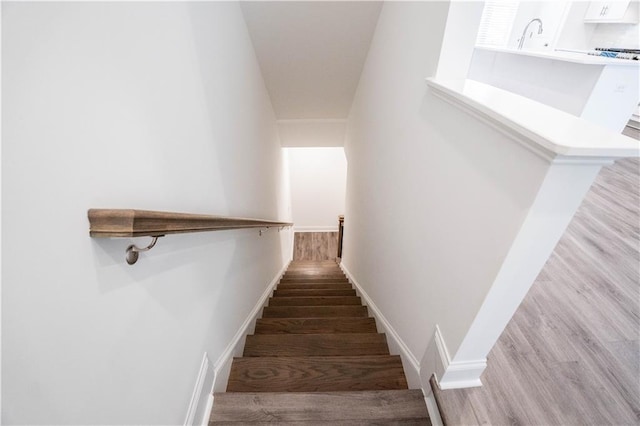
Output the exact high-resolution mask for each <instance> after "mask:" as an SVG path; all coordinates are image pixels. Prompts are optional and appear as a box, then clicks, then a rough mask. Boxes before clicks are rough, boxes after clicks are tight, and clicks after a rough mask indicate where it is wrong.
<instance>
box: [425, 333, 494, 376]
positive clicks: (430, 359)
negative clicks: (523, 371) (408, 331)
mask: <svg viewBox="0 0 640 426" xmlns="http://www.w3.org/2000/svg"><path fill="white" fill-rule="evenodd" d="M485 368H487V360H486V358H483V359H479V360H473V361H454V360H452V359H451V356H450V355H449V349H448V348H447V343H446V341H445V340H444V337H443V335H442V331H440V327H439V326H438V325H436V329H435V332H434V334H433V338H432V339H431V342H430V343H429V345H428V347H427V350H426V352H425V356H424V357H423V359H422V362H421V364H420V373H421V374H420V379H421V381H422V383H423V384H426V385H424V386H427V387H428V386H429V378H430V377H431V374H435V377H436V382H437V383H438V387H439V388H440V389H460V388H471V387H478V386H482V381H481V380H480V375H481V374H482V372H483V371H484V370H485Z"/></svg>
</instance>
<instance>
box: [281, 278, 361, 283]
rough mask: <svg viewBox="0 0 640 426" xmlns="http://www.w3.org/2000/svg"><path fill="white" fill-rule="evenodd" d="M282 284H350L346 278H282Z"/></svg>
mask: <svg viewBox="0 0 640 426" xmlns="http://www.w3.org/2000/svg"><path fill="white" fill-rule="evenodd" d="M280 282H281V283H309V284H311V283H348V282H349V280H348V279H347V278H345V277H334V278H281V279H280Z"/></svg>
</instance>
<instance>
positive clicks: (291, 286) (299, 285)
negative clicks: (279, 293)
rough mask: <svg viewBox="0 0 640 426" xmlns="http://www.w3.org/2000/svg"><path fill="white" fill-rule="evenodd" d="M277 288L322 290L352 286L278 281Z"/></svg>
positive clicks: (344, 288)
mask: <svg viewBox="0 0 640 426" xmlns="http://www.w3.org/2000/svg"><path fill="white" fill-rule="evenodd" d="M276 289H278V290H288V289H289V290H293V289H299V290H322V289H335V290H353V287H352V286H351V284H349V283H310V284H305V283H279V284H278V286H277V287H276Z"/></svg>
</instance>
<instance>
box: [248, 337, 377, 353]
mask: <svg viewBox="0 0 640 426" xmlns="http://www.w3.org/2000/svg"><path fill="white" fill-rule="evenodd" d="M345 354H348V355H349V356H358V355H389V347H388V346H387V339H386V337H385V335H384V334H374V333H362V334H359V333H358V334H354V333H351V334H254V335H249V336H247V340H246V342H245V345H244V354H243V356H256V357H262V356H268V357H271V356H288V357H291V356H339V355H345Z"/></svg>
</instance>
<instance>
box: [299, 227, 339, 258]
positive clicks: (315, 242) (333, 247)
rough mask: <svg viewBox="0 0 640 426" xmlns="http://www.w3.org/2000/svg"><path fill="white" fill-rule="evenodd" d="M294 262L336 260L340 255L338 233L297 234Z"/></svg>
mask: <svg viewBox="0 0 640 426" xmlns="http://www.w3.org/2000/svg"><path fill="white" fill-rule="evenodd" d="M293 241H294V242H293V260H316V261H323V260H335V259H336V256H337V255H338V233H337V232H296V233H295V237H294V240H293Z"/></svg>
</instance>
